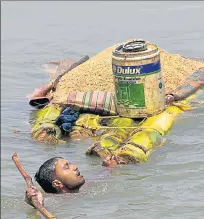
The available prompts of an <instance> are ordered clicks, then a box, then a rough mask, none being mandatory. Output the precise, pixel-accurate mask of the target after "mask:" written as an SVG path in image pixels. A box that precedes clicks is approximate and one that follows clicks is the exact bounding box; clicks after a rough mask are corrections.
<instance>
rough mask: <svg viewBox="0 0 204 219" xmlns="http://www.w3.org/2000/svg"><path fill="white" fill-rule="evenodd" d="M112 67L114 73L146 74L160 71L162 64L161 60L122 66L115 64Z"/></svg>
mask: <svg viewBox="0 0 204 219" xmlns="http://www.w3.org/2000/svg"><path fill="white" fill-rule="evenodd" d="M112 68H113V73H114V74H117V75H146V74H153V73H157V72H158V71H160V70H161V64H160V61H157V62H155V63H150V64H146V65H138V66H120V65H115V64H113V65H112Z"/></svg>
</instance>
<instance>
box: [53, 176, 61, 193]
mask: <svg viewBox="0 0 204 219" xmlns="http://www.w3.org/2000/svg"><path fill="white" fill-rule="evenodd" d="M52 187H53V188H55V189H57V190H58V191H60V190H61V189H62V187H63V184H62V183H61V181H59V180H58V179H55V180H53V181H52Z"/></svg>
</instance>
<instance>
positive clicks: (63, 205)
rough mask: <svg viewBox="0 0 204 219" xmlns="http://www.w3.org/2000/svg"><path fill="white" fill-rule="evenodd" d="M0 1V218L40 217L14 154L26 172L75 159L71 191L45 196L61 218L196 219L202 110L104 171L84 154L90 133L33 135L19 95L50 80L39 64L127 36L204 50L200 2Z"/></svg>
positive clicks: (184, 51) (182, 50)
mask: <svg viewBox="0 0 204 219" xmlns="http://www.w3.org/2000/svg"><path fill="white" fill-rule="evenodd" d="M1 6H2V16H1V24H2V26H1V28H2V29H1V30H2V32H1V46H2V47H1V49H2V50H1V74H2V76H1V77H2V81H1V89H2V95H1V101H2V102H1V113H2V114H1V208H2V209H1V216H2V218H4V219H7V218H9V219H10V218H16V219H24V218H37V219H38V218H42V216H41V215H40V214H39V213H38V212H37V211H36V210H35V209H33V208H32V207H30V206H28V205H27V204H26V203H25V202H24V192H25V188H26V185H25V182H24V180H23V178H22V177H21V175H20V174H19V172H18V171H17V169H16V167H15V165H14V164H13V162H12V160H11V156H12V154H13V153H14V152H17V153H18V155H19V157H20V159H21V162H22V163H23V165H24V167H25V168H26V170H27V171H28V172H29V173H30V175H31V176H32V177H33V176H34V174H35V172H36V171H37V170H38V168H39V166H40V165H41V164H42V163H43V162H44V161H46V160H47V159H49V158H51V157H53V156H63V157H64V158H67V159H69V160H70V161H71V162H74V163H77V164H78V165H79V168H80V170H81V173H83V175H84V176H85V178H86V184H85V185H84V186H83V187H82V188H81V190H80V192H79V193H77V194H65V195H46V200H45V206H46V207H47V208H48V210H50V211H51V212H52V213H53V214H54V215H55V216H56V217H57V218H59V219H71V218H72V219H74V218H87V219H95V218H98V219H102V218H107V219H109V218H110V219H112V218H118V219H131V218H150V219H158V218H162V219H170V218H171V219H172V218H174V219H184V218H185V219H195V218H196V219H203V218H204V189H203V188H204V137H203V130H204V110H203V108H201V109H197V110H194V111H192V112H188V113H185V114H183V115H182V116H181V117H180V119H178V121H177V123H176V124H175V125H174V127H173V129H172V131H171V132H170V133H169V135H168V137H167V139H168V142H167V143H166V144H165V146H163V147H160V148H157V150H155V151H154V152H153V153H152V154H151V156H150V159H149V161H148V162H147V163H144V164H139V165H127V166H123V167H118V168H115V169H111V170H110V169H104V168H103V167H102V166H101V160H100V159H99V158H93V157H87V156H86V155H85V154H84V152H85V151H86V149H87V147H88V146H90V144H91V140H87V141H85V142H79V141H77V142H69V143H68V144H66V145H59V146H45V145H43V144H39V143H36V142H35V141H33V140H32V139H31V136H30V126H29V123H28V122H29V119H30V114H31V112H32V111H33V108H31V107H30V106H29V104H28V99H27V98H26V96H27V94H28V93H30V92H32V90H33V89H35V88H37V87H40V86H42V85H43V84H44V83H46V82H48V80H49V75H48V74H47V73H45V72H44V66H43V64H44V63H45V62H47V61H53V60H54V61H55V60H62V59H64V58H72V59H79V58H81V57H83V56H84V55H86V54H87V55H89V56H90V57H92V56H93V55H95V54H96V53H98V52H100V51H101V50H103V49H105V48H107V47H109V46H111V45H113V44H116V43H118V42H122V41H124V40H127V39H130V38H144V39H147V40H150V41H152V42H153V43H155V44H157V45H158V46H160V47H162V48H164V49H165V50H167V51H169V52H171V53H179V54H181V55H183V56H187V57H198V58H203V57H204V24H203V21H204V13H203V12H204V2H202V1H200V2H194V1H191V2H190V1H188V2H187V1H186V2H176V1H173V2H65V1H63V2H57V1H56V2H54V1H50V2H39V1H36V2H5V1H4V2H2V3H1ZM14 130H18V131H20V133H16V134H14V133H13V131H14ZM35 185H37V183H35ZM37 186H38V185H37ZM38 188H39V187H38Z"/></svg>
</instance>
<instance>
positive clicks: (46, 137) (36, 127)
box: [31, 105, 63, 144]
mask: <svg viewBox="0 0 204 219" xmlns="http://www.w3.org/2000/svg"><path fill="white" fill-rule="evenodd" d="M62 110H63V107H61V106H59V105H48V106H46V107H44V108H43V109H40V110H37V111H36V115H35V120H34V121H32V123H31V125H32V131H31V133H32V138H34V139H36V140H37V141H39V142H42V143H45V144H58V143H60V142H62V141H61V140H60V138H61V135H62V133H61V130H60V128H59V127H58V126H57V125H56V124H55V120H56V118H57V117H58V116H59V115H60V114H61V112H62Z"/></svg>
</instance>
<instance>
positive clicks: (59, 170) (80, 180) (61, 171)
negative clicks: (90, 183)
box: [55, 158, 85, 189]
mask: <svg viewBox="0 0 204 219" xmlns="http://www.w3.org/2000/svg"><path fill="white" fill-rule="evenodd" d="M55 168H56V169H55V174H56V177H57V178H58V179H59V180H60V181H61V182H62V183H63V185H64V186H65V187H67V188H68V189H79V188H80V187H81V186H82V185H83V184H84V183H85V180H84V177H83V176H81V175H80V172H79V170H78V167H77V166H76V165H74V164H70V163H69V161H67V160H65V159H62V158H59V159H58V160H57V164H56V167H55Z"/></svg>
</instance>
